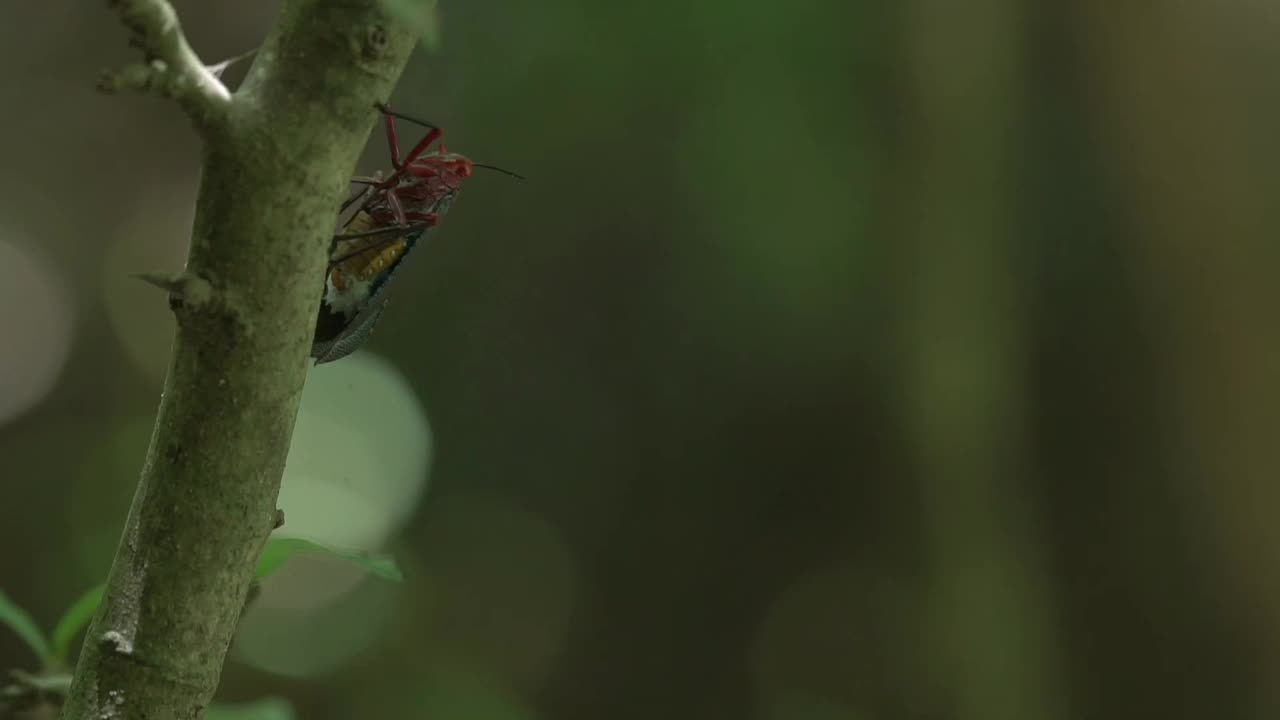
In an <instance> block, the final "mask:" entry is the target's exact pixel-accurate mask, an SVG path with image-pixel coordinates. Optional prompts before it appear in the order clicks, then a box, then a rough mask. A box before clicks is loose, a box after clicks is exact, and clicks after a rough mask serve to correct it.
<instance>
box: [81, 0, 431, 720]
mask: <svg viewBox="0 0 1280 720" xmlns="http://www.w3.org/2000/svg"><path fill="white" fill-rule="evenodd" d="M113 7H115V8H116V9H117V10H118V11H119V13H120V17H121V18H122V19H123V20H124V22H125V24H126V25H127V26H128V27H129V28H130V29H131V30H132V31H133V35H134V44H135V45H136V46H138V47H140V48H141V49H142V50H143V62H142V64H141V65H139V66H135V67H131V68H126V69H125V70H123V71H121V72H119V73H116V74H114V75H113V76H111V80H110V82H109V83H108V84H109V85H110V87H112V88H116V89H119V88H133V89H141V90H150V91H156V92H159V93H160V94H163V95H167V96H171V97H173V98H175V99H176V100H178V102H179V103H180V104H181V105H182V107H183V108H184V109H185V110H186V111H187V113H188V114H189V115H190V116H191V117H192V119H194V120H195V121H196V123H197V125H198V126H201V132H202V133H203V134H204V136H205V140H206V143H209V142H210V141H216V146H217V147H216V152H206V153H205V154H204V167H203V169H202V173H201V178H200V196H199V199H198V200H197V202H196V212H195V220H194V222H193V223H192V235H191V248H190V252H189V253H188V256H187V264H186V268H185V269H184V270H183V271H182V272H181V273H178V274H174V275H156V274H147V275H144V276H143V277H142V280H144V281H145V282H148V283H150V284H152V285H155V286H157V287H160V288H162V289H163V290H165V291H167V292H168V293H169V303H170V307H171V308H172V309H173V311H174V313H175V315H176V317H177V323H176V325H177V329H176V337H175V340H174V344H173V358H172V361H171V362H170V365H169V374H168V377H167V379H166V381H165V388H164V392H163V394H162V395H161V398H160V405H159V408H158V410H157V418H156V427H155V432H154V433H153V434H152V438H151V446H150V448H149V449H148V451H147V457H146V460H145V462H144V463H143V468H142V473H141V476H140V478H139V482H138V490H137V492H136V493H135V495H134V502H133V505H132V507H131V508H130V510H129V517H128V519H127V520H126V521H125V523H124V531H123V533H122V536H121V542H120V544H119V545H118V546H117V548H116V555H115V560H114V561H113V562H112V566H111V572H110V575H109V577H108V579H107V585H106V590H105V592H104V595H103V600H102V603H101V604H100V605H99V606H98V610H97V614H96V615H95V616H94V620H93V623H92V624H91V625H90V627H89V629H88V630H87V631H86V634H85V641H84V645H83V648H82V650H81V652H80V656H79V658H78V660H77V665H76V671H75V677H74V680H73V681H72V685H71V689H70V691H69V693H68V695H67V703H66V706H65V707H64V709H63V718H64V720H97V719H99V718H147V719H148V720H193V719H194V718H199V717H201V716H202V712H203V708H204V707H205V706H206V705H207V704H208V702H209V700H210V698H211V697H212V696H213V693H214V690H215V689H216V688H217V684H218V676H219V674H220V672H221V668H222V663H223V660H224V659H225V657H226V652H227V648H228V646H229V645H230V643H231V638H232V635H233V633H234V632H235V627H236V623H237V622H238V621H239V618H240V614H241V611H242V610H243V609H244V606H245V598H246V597H247V596H248V593H249V588H250V587H251V586H252V584H253V578H254V564H255V560H256V558H257V556H258V554H259V553H260V552H261V550H262V547H263V545H264V544H265V543H266V540H267V536H268V535H269V534H270V533H271V531H272V529H273V528H274V527H276V526H277V525H278V524H279V522H280V514H279V513H278V512H277V511H276V498H277V495H278V494H279V491H280V479H281V476H282V474H283V472H284V462H285V458H286V457H287V455H288V450H289V440H290V435H291V433H292V431H293V423H294V417H295V415H296V413H297V411H298V402H299V396H300V394H301V393H300V390H301V388H302V386H303V382H304V381H305V378H306V372H307V362H306V359H307V357H308V355H309V354H310V351H311V348H312V344H313V340H314V337H315V325H316V314H317V310H318V306H319V302H320V288H321V283H322V282H323V278H324V273H325V267H326V262H327V260H328V259H329V254H328V248H329V243H330V242H331V241H332V239H333V224H334V220H335V213H334V210H335V209H336V208H337V207H338V205H339V204H340V203H341V202H342V198H343V197H344V196H345V195H346V194H347V193H348V189H347V188H348V184H347V180H348V179H349V178H350V177H351V174H352V172H353V171H354V168H355V163H356V158H357V157H359V155H360V151H361V149H362V148H363V147H364V145H365V142H366V141H367V140H368V137H369V130H370V128H371V127H372V126H373V123H374V121H375V120H376V118H377V114H376V113H375V112H374V111H373V103H374V102H376V101H378V100H385V99H386V98H387V97H389V96H390V95H391V90H392V87H393V86H394V85H395V81H396V78H397V77H399V75H400V72H401V71H402V70H403V69H404V65H405V63H406V62H407V61H408V58H409V53H410V51H411V50H412V49H413V45H414V43H415V41H416V36H415V34H414V32H413V29H412V28H411V27H408V26H406V25H404V24H402V23H398V22H395V21H393V19H392V18H391V17H389V16H388V15H387V12H386V10H385V9H384V8H383V2H382V0H284V2H283V3H282V8H281V13H280V20H279V22H278V23H277V24H276V26H275V28H274V29H273V30H272V31H271V33H270V34H269V35H268V36H267V37H266V39H265V40H264V42H263V44H262V49H261V50H260V51H259V52H258V54H257V58H256V60H255V61H254V67H253V70H252V71H251V72H250V73H249V74H248V76H247V77H246V79H245V81H244V83H243V84H242V85H241V86H240V87H239V89H237V91H236V93H235V95H234V96H230V95H228V94H227V91H226V88H224V87H223V86H222V84H221V82H220V81H219V80H218V79H217V78H216V77H214V73H213V72H212V71H210V70H209V69H207V68H205V67H204V66H203V65H202V64H201V62H200V61H199V59H197V58H196V56H195V54H194V53H193V52H191V49H190V48H189V47H188V46H187V44H186V42H185V41H184V40H183V39H182V35H181V33H180V32H179V30H178V22H177V20H176V19H175V17H174V13H173V9H172V8H171V7H170V6H169V5H168V4H167V3H166V2H163V0H117V2H115V3H113ZM233 119H234V122H232V120H233Z"/></svg>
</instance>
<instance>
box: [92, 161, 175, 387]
mask: <svg viewBox="0 0 1280 720" xmlns="http://www.w3.org/2000/svg"><path fill="white" fill-rule="evenodd" d="M137 197H138V202H139V204H138V206H137V207H136V208H134V212H133V214H132V215H130V216H129V218H128V219H127V220H126V221H125V222H124V223H123V224H121V225H120V227H118V228H117V229H116V231H115V233H114V234H113V238H112V242H111V245H110V246H109V247H108V248H107V252H106V257H105V258H104V260H103V263H102V272H103V277H102V292H103V306H104V308H105V309H106V312H107V320H108V322H110V323H111V327H112V329H113V330H114V331H115V334H116V337H117V339H119V341H120V343H121V344H122V345H123V346H124V350H125V354H126V355H127V356H128V357H129V359H130V360H132V361H133V363H134V365H135V366H137V367H138V368H139V369H140V370H142V372H143V373H145V374H146V375H147V376H148V377H150V378H152V379H154V380H157V381H159V380H161V379H163V378H164V375H165V372H166V371H167V370H168V367H169V351H170V347H171V346H172V344H173V329H174V319H173V312H172V311H171V310H170V309H169V303H168V302H167V301H166V299H165V294H164V291H162V290H159V289H157V288H155V287H153V286H151V285H148V284H146V283H144V282H142V281H140V280H138V279H137V278H136V277H133V276H134V275H136V274H138V273H143V272H176V271H178V270H181V269H182V268H183V267H184V266H185V265H186V257H187V247H188V246H189V245H190V242H191V225H192V222H193V221H194V218H195V201H196V180H195V178H194V177H192V178H188V179H183V180H181V181H174V182H167V183H156V184H153V185H152V186H150V187H149V188H147V192H145V193H140V194H139V195H138V196H137Z"/></svg>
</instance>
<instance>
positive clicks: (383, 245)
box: [311, 104, 520, 365]
mask: <svg viewBox="0 0 1280 720" xmlns="http://www.w3.org/2000/svg"><path fill="white" fill-rule="evenodd" d="M377 107H378V109H379V110H380V111H381V112H382V115H383V126H384V128H385V131H386V136H387V145H388V147H389V149H390V151H391V167H392V172H391V174H390V175H389V176H387V177H386V178H382V177H381V176H380V175H381V174H380V173H379V175H377V176H374V177H356V178H352V183H355V184H360V185H364V189H363V190H362V191H361V192H359V193H357V194H356V195H355V196H353V197H352V198H350V199H349V200H347V201H346V202H345V203H343V205H342V207H341V208H340V209H339V216H341V214H342V213H343V212H345V211H346V210H347V209H349V208H350V207H351V206H352V205H354V204H355V203H357V202H358V203H360V205H359V206H358V208H357V209H356V211H355V213H354V214H352V215H351V217H350V218H348V219H347V221H346V223H344V225H343V232H341V233H339V234H338V235H336V236H335V237H334V239H333V244H332V246H331V248H330V252H329V262H328V265H327V267H326V270H325V278H324V288H323V291H322V295H321V300H320V311H319V314H318V316H317V318H316V329H315V336H314V339H313V341H312V345H311V357H313V358H315V361H316V364H317V365H319V364H320V363H326V362H331V361H333V360H338V359H340V358H343V357H346V356H347V355H349V354H351V353H352V352H354V351H355V350H356V348H358V347H359V346H360V345H361V344H363V343H364V341H365V340H366V339H367V338H368V337H369V334H370V332H372V330H373V326H374V325H375V324H376V323H377V321H378V318H379V316H381V314H382V311H383V308H384V307H385V306H386V302H387V286H388V284H389V283H390V281H391V278H392V275H393V274H394V272H395V271H396V270H397V269H398V268H399V266H400V263H401V262H403V261H404V258H405V257H406V256H407V255H408V253H409V251H410V250H412V249H413V247H414V244H415V243H417V241H418V240H419V239H421V238H422V236H423V235H425V234H426V233H427V232H428V231H429V230H431V229H432V228H434V227H435V226H436V225H438V224H439V223H440V218H441V217H443V216H444V214H445V213H446V212H447V211H448V210H449V207H450V206H451V205H452V204H453V201H454V200H455V199H456V198H457V196H458V191H459V190H460V187H461V184H462V181H463V180H465V179H467V178H469V177H471V172H472V169H473V168H475V167H484V168H490V169H493V170H498V171H500V172H503V173H506V174H509V175H512V176H514V177H517V178H519V177H520V176H519V175H517V174H516V173H512V172H510V171H508V170H503V169H501V168H497V167H493V166H490V165H481V164H477V163H473V162H472V161H471V160H470V159H468V158H466V157H465V156H463V155H460V154H458V153H453V152H449V151H448V150H447V149H446V148H445V147H444V145H443V144H441V145H440V146H438V148H437V149H435V150H431V151H428V148H429V147H430V146H431V145H432V144H433V143H435V142H436V141H437V140H439V139H440V136H441V135H442V134H443V132H442V131H441V130H440V128H438V127H435V126H434V125H431V124H430V123H425V122H422V121H420V120H414V119H413V118H410V117H407V116H404V115H401V114H399V113H396V112H393V111H392V110H391V108H390V107H388V106H387V105H385V104H379V105H378V106H377ZM396 118H400V119H401V120H407V121H409V122H413V123H417V124H419V125H422V126H424V127H426V128H428V131H427V133H426V135H424V136H423V137H422V139H421V140H419V141H418V142H417V144H415V145H414V146H413V148H412V149H410V150H409V152H408V153H407V154H406V155H405V156H404V158H403V159H401V157H400V145H399V142H398V139H397V133H396V125H395V120H396Z"/></svg>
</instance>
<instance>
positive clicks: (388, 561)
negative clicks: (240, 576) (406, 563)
mask: <svg viewBox="0 0 1280 720" xmlns="http://www.w3.org/2000/svg"><path fill="white" fill-rule="evenodd" d="M298 553H320V554H323V555H332V556H335V557H340V558H342V559H344V560H350V561H351V562H353V563H355V564H357V565H359V566H360V567H363V568H364V569H365V570H368V571H369V572H371V573H373V574H374V575H377V576H378V577H380V578H383V579H385V580H392V581H395V582H400V581H401V580H404V574H403V573H401V572H400V566H399V565H398V564H396V560H395V558H393V557H391V556H390V555H375V554H372V553H367V552H362V551H359V550H340V549H337V548H330V547H325V546H324V545H321V544H319V543H314V542H311V541H310V540H304V539H302V538H271V539H270V540H268V541H267V546H266V547H265V548H263V550H262V556H261V557H259V558H258V570H257V579H259V580H262V579H263V578H265V577H267V576H268V575H271V574H272V573H274V572H275V571H276V570H279V569H280V566H281V565H283V564H284V562H285V560H288V559H289V558H291V557H293V556H294V555H297V554H298Z"/></svg>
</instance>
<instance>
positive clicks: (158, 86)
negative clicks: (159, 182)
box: [98, 0, 231, 128]
mask: <svg viewBox="0 0 1280 720" xmlns="http://www.w3.org/2000/svg"><path fill="white" fill-rule="evenodd" d="M108 4H109V5H110V6H111V7H112V8H113V9H114V10H115V11H116V12H117V13H118V14H119V15H120V21H121V22H123V23H124V25H125V27H127V28H129V30H130V32H131V33H132V35H133V36H132V38H131V39H130V44H131V45H133V46H134V47H137V48H139V49H141V50H142V52H143V62H141V63H137V64H134V65H129V66H127V67H124V68H121V69H119V70H108V71H107V72H105V73H103V75H102V77H101V78H99V79H98V89H99V90H102V91H103V92H118V91H120V90H136V91H139V92H154V93H157V94H159V95H162V96H164V97H169V98H172V99H174V100H175V101H177V103H178V105H180V106H181V107H182V109H183V111H184V112H186V113H187V115H188V116H189V117H190V118H191V120H192V122H194V123H195V124H196V126H197V127H200V128H205V127H208V126H210V125H213V124H215V123H217V122H219V121H220V120H221V119H222V117H223V115H224V113H225V112H226V109H227V106H228V105H229V104H230V102H231V93H230V92H229V91H228V90H227V88H226V86H225V85H223V84H222V81H221V80H220V79H218V75H217V73H216V72H215V71H214V70H212V69H210V68H206V67H205V66H204V64H203V63H202V62H200V58H199V57H198V56H197V55H196V54H195V51H193V50H192V49H191V46H190V45H188V44H187V38H186V37H185V36H183V34H182V27H181V26H180V25H179V24H178V15H177V13H175V12H174V11H173V6H171V5H170V4H169V3H168V2H166V1H165V0H109V2H108Z"/></svg>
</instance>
